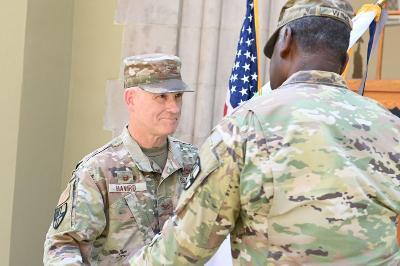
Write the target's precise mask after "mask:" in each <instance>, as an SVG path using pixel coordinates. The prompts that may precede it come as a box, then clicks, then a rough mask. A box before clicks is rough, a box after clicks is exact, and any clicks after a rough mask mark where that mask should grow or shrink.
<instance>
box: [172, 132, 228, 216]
mask: <svg viewBox="0 0 400 266" xmlns="http://www.w3.org/2000/svg"><path fill="white" fill-rule="evenodd" d="M211 143H212V142H211V138H210V137H209V138H208V139H207V140H206V141H205V142H204V144H203V146H202V147H201V149H200V153H199V156H198V158H197V159H196V160H197V161H196V164H195V165H194V166H193V169H192V172H191V173H190V178H189V177H188V181H187V182H186V184H185V187H184V189H185V190H184V191H183V192H182V194H181V196H180V198H179V201H178V204H177V206H176V209H175V213H179V212H180V211H182V210H183V209H184V207H185V205H186V204H187V203H188V202H189V201H190V200H191V199H192V197H193V195H194V193H195V192H196V190H197V188H198V187H200V186H201V185H202V184H203V183H204V181H205V180H207V178H208V176H209V175H210V174H211V173H212V172H213V171H214V170H215V169H217V168H218V167H219V166H220V162H219V161H218V160H217V158H216V156H215V155H214V153H213V147H215V145H211Z"/></svg>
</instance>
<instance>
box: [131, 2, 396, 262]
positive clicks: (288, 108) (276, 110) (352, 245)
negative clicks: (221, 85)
mask: <svg viewBox="0 0 400 266" xmlns="http://www.w3.org/2000/svg"><path fill="white" fill-rule="evenodd" d="M350 14H352V9H351V7H350V6H349V5H348V3H347V2H345V1H344V0H297V1H296V0H290V1H288V2H287V3H286V4H285V6H284V7H283V9H282V12H281V16H280V19H279V25H278V30H277V31H276V33H274V34H273V35H272V37H271V39H270V40H269V41H268V43H267V45H266V48H265V49H264V52H265V54H266V55H267V56H268V57H272V59H271V72H270V75H271V85H272V88H273V89H275V88H278V87H279V88H278V89H277V90H274V91H273V92H272V93H271V94H269V95H265V96H262V97H258V98H255V99H253V100H250V101H249V102H247V103H246V104H244V105H242V106H241V107H240V108H239V109H237V110H236V111H235V112H234V113H233V114H232V115H231V116H230V117H227V118H225V119H224V120H223V121H222V122H220V123H219V124H218V125H217V126H216V128H215V129H214V130H213V132H212V134H211V135H210V137H209V138H208V139H207V140H206V142H205V143H204V145H203V146H202V147H201V149H200V153H199V154H200V156H199V157H200V164H198V165H196V166H195V167H194V170H193V172H192V173H191V176H190V178H189V182H188V184H187V185H186V187H185V189H186V191H185V192H184V193H182V195H181V198H180V200H179V202H178V206H177V208H176V210H175V215H174V217H173V218H172V219H169V220H168V221H167V222H166V223H165V225H164V228H163V230H162V232H161V234H159V235H157V236H156V237H155V238H154V239H153V241H152V243H151V244H150V245H149V246H147V247H145V248H143V249H142V250H141V251H140V252H138V253H136V254H135V257H133V258H132V259H131V260H130V262H131V265H188V264H191V265H192V264H199V265H200V264H203V263H204V262H205V261H207V259H208V258H209V257H210V256H211V255H212V254H213V253H214V252H215V251H216V249H217V248H218V246H219V245H220V244H221V242H222V241H223V240H224V239H225V237H226V236H227V235H228V234H231V247H232V256H233V260H234V264H235V265H399V264H400V251H399V244H398V243H396V217H398V215H399V213H400V119H399V118H397V117H395V116H394V115H392V114H391V113H390V112H389V111H388V110H386V109H385V108H384V107H383V106H382V105H380V104H379V103H377V102H375V101H374V100H371V99H368V98H364V97H362V96H359V95H357V94H355V93H353V92H352V91H350V90H349V89H348V88H347V87H346V83H345V81H344V80H343V78H342V77H341V76H340V75H339V74H340V73H341V72H342V71H343V69H344V65H345V64H346V61H347V55H346V50H347V47H348V43H349V34H350V29H351V19H350Z"/></svg>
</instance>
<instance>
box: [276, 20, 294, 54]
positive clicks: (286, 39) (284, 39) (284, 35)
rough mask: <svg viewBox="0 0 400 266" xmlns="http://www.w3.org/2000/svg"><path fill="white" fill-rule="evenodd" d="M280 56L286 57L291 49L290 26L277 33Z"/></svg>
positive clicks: (291, 36)
mask: <svg viewBox="0 0 400 266" xmlns="http://www.w3.org/2000/svg"><path fill="white" fill-rule="evenodd" d="M279 35H280V36H279V39H280V40H279V41H280V44H279V45H280V53H279V55H280V57H281V58H287V57H288V55H289V54H290V52H291V50H292V44H293V35H292V29H291V28H290V27H284V28H283V29H282V30H281V31H280V33H279Z"/></svg>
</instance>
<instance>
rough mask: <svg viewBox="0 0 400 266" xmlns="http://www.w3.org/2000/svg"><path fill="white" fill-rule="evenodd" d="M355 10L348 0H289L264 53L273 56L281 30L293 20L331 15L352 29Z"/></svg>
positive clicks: (269, 56) (283, 8)
mask: <svg viewBox="0 0 400 266" xmlns="http://www.w3.org/2000/svg"><path fill="white" fill-rule="evenodd" d="M353 15H354V12H353V8H352V6H351V5H350V4H349V3H348V2H347V1H346V0H288V1H287V2H286V4H285V5H284V6H283V7H282V10H281V13H280V15H279V20H278V26H277V29H276V31H275V32H274V33H273V34H272V35H271V37H270V38H269V40H268V42H267V44H266V45H265V47H264V54H265V55H266V56H267V57H268V58H271V56H272V52H273V51H274V46H275V42H276V40H277V39H278V35H279V30H280V29H281V28H282V27H283V26H285V25H286V24H288V23H289V22H291V21H294V20H297V19H301V18H304V17H330V18H333V19H336V20H338V21H341V22H343V23H345V24H346V25H347V26H348V27H349V29H350V30H351V29H352V21H351V18H352V17H353Z"/></svg>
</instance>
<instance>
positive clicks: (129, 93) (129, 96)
mask: <svg viewBox="0 0 400 266" xmlns="http://www.w3.org/2000/svg"><path fill="white" fill-rule="evenodd" d="M135 93H136V91H135V89H134V88H128V89H125V91H124V101H125V104H126V107H127V108H128V110H130V111H131V110H132V108H133V106H134V98H135Z"/></svg>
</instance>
